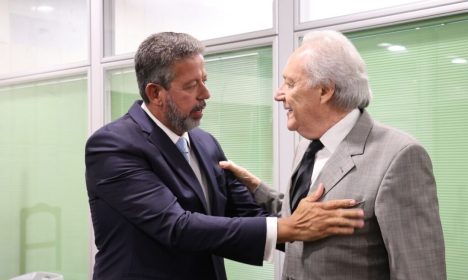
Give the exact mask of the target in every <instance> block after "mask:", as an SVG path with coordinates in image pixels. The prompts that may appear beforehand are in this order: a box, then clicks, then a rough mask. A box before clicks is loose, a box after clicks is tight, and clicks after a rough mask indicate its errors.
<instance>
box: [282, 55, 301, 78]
mask: <svg viewBox="0 0 468 280" xmlns="http://www.w3.org/2000/svg"><path fill="white" fill-rule="evenodd" d="M305 74H306V72H305V70H304V57H303V55H302V51H300V50H296V51H295V52H294V53H293V54H292V55H291V56H290V57H289V59H288V62H287V64H286V67H285V68H284V71H283V76H284V78H285V79H286V78H288V79H298V78H300V77H302V76H304V75H305Z"/></svg>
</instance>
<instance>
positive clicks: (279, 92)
mask: <svg viewBox="0 0 468 280" xmlns="http://www.w3.org/2000/svg"><path fill="white" fill-rule="evenodd" d="M284 95H285V93H284V90H283V86H281V87H279V88H278V89H277V90H276V93H275V97H274V98H275V100H276V101H278V102H281V101H284Z"/></svg>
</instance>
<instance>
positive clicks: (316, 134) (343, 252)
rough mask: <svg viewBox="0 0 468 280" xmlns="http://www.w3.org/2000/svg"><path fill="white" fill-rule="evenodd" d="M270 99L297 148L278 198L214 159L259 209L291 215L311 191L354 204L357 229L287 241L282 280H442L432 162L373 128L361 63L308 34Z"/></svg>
mask: <svg viewBox="0 0 468 280" xmlns="http://www.w3.org/2000/svg"><path fill="white" fill-rule="evenodd" d="M283 78H284V82H283V84H282V86H281V87H280V88H279V89H278V91H277V93H276V96H275V100H276V101H278V102H282V103H283V105H284V108H285V110H286V111H287V115H288V122H287V126H288V129H289V130H292V131H297V132H298V133H299V134H300V135H301V136H302V137H304V138H305V139H304V140H303V141H302V142H301V143H300V144H299V145H298V147H297V149H296V154H295V159H294V168H293V170H294V171H293V174H292V176H291V185H290V187H289V191H288V193H286V196H285V198H284V200H283V199H282V195H280V194H278V193H276V192H275V191H274V190H272V189H271V188H269V187H268V186H266V185H264V184H263V183H261V181H260V180H259V179H258V178H257V177H255V176H254V175H253V174H251V173H250V172H248V171H247V170H246V169H244V168H243V167H240V166H237V165H235V164H234V163H232V162H222V163H221V166H222V167H223V168H227V169H230V170H231V171H232V172H234V174H236V175H237V176H238V177H239V178H240V179H241V180H243V181H244V182H245V183H246V184H247V185H248V186H249V188H250V190H251V191H252V192H253V193H254V196H255V198H256V200H257V201H258V202H259V203H260V204H262V205H263V206H264V207H265V208H266V209H268V210H270V211H272V212H275V211H278V212H281V214H282V215H283V216H289V215H291V213H292V212H293V211H294V209H295V207H296V205H297V203H298V201H299V200H300V199H301V198H302V197H304V196H305V195H307V193H310V192H313V191H314V190H316V189H317V188H320V189H322V188H323V187H322V186H321V184H322V183H323V186H324V187H325V190H324V191H323V196H322V198H321V200H323V201H326V200H331V199H342V198H353V199H355V200H357V201H359V202H361V203H360V205H359V207H362V208H363V209H364V213H365V226H364V227H363V228H361V229H356V231H355V233H354V234H353V235H346V236H331V237H328V238H325V239H321V240H317V241H312V242H293V243H287V244H286V250H285V253H286V257H285V262H284V269H283V279H337V280H343V279H359V280H362V279H372V280H374V279H410V280H416V279H422V280H428V279H437V280H441V279H446V268H445V248H444V239H443V233H442V226H441V222H440V217H439V208H438V201H437V192H436V183H435V180H434V176H433V172H432V164H431V160H430V158H429V156H428V154H427V152H426V151H425V149H424V148H423V147H422V146H421V145H420V144H419V143H418V142H417V141H416V140H415V139H414V138H412V137H411V136H409V135H407V134H405V133H403V132H401V131H399V130H396V129H394V128H390V127H388V126H385V125H382V124H380V123H378V122H376V121H374V120H373V119H372V118H371V117H370V115H369V114H368V113H367V112H366V110H365V108H366V107H367V106H368V104H369V102H370V98H371V91H370V89H369V85H368V77H367V73H366V67H365V63H364V61H363V60H362V58H361V56H360V55H359V53H358V52H357V50H356V48H355V47H354V46H353V44H352V43H351V42H350V41H349V40H348V39H347V38H346V37H345V36H343V35H342V34H341V33H339V32H336V31H313V32H310V33H308V34H307V35H306V36H305V37H304V40H303V44H302V45H301V47H299V48H298V49H297V50H296V51H295V52H294V53H293V54H292V55H291V56H290V58H289V60H288V63H287V65H286V67H285V69H284V72H283Z"/></svg>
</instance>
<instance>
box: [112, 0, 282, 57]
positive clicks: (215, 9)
mask: <svg viewBox="0 0 468 280" xmlns="http://www.w3.org/2000/svg"><path fill="white" fill-rule="evenodd" d="M104 2H105V7H106V13H105V30H106V37H105V38H106V40H105V55H106V56H110V55H118V54H124V53H131V52H135V51H136V49H137V48H138V45H139V44H140V42H142V41H143V40H144V39H145V38H146V37H147V36H149V35H150V34H152V33H156V32H162V31H175V32H186V33H189V34H191V35H193V36H195V37H196V38H197V39H199V40H207V39H214V38H220V37H225V36H231V35H237V34H243V33H247V32H253V31H259V30H265V29H272V28H273V11H274V8H273V3H274V1H273V0H255V1H250V0H237V1H228V0H204V1H186V0H171V1H165V0H106V1H104Z"/></svg>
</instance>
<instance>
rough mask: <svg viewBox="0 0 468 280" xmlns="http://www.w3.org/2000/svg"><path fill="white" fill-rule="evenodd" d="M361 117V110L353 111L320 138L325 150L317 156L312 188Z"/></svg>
mask: <svg viewBox="0 0 468 280" xmlns="http://www.w3.org/2000/svg"><path fill="white" fill-rule="evenodd" d="M359 115H360V112H359V109H354V110H352V111H351V112H349V113H348V114H347V115H346V117H344V118H343V119H341V120H340V121H339V122H337V123H336V124H335V125H334V126H332V127H331V128H330V129H328V130H327V132H325V133H324V134H323V135H322V137H320V141H321V142H322V144H323V149H321V150H320V151H318V152H317V154H316V155H315V163H314V170H313V171H312V178H310V180H311V186H312V185H313V184H314V182H315V179H317V177H318V175H319V174H320V171H322V168H323V167H324V166H325V164H326V163H327V161H328V160H329V159H330V157H331V156H332V155H333V153H334V152H335V151H336V148H337V147H338V145H340V143H341V142H342V141H343V139H344V138H345V137H346V135H348V133H349V132H350V131H351V129H352V128H353V127H354V125H355V124H356V122H357V120H358V119H359Z"/></svg>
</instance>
